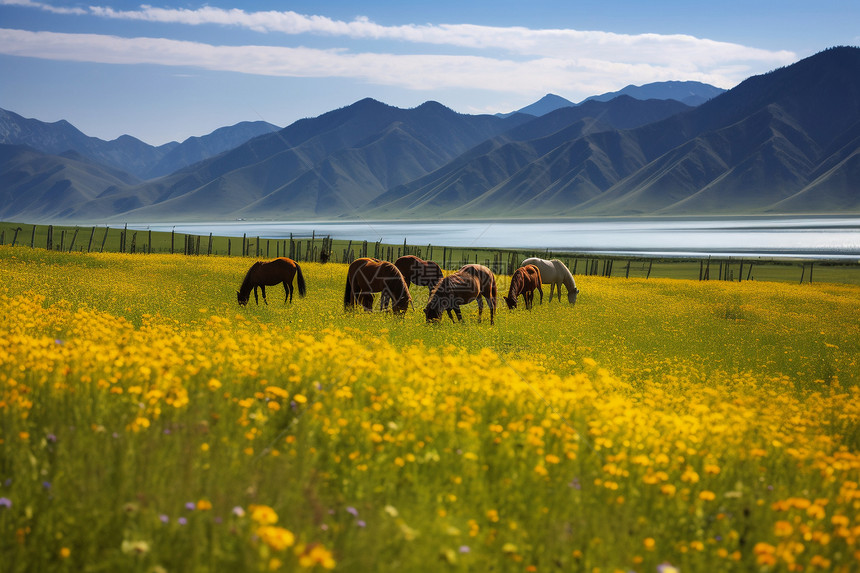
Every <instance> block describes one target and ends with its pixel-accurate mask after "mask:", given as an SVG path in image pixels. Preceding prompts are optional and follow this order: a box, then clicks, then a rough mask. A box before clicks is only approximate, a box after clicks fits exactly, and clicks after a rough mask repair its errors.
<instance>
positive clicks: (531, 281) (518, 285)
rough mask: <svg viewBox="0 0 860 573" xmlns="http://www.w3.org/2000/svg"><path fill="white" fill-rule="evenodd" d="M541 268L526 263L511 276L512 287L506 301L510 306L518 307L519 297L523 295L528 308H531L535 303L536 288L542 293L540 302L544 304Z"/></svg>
mask: <svg viewBox="0 0 860 573" xmlns="http://www.w3.org/2000/svg"><path fill="white" fill-rule="evenodd" d="M540 285H541V277H540V270H538V268H537V267H536V266H534V265H526V266H524V267H520V268H518V269H517V270H515V271H514V275H513V276H512V277H511V288H510V289H509V290H508V296H506V297H505V302H506V303H508V308H517V297H518V296H520V295H523V300H525V301H526V310H531V308H532V304H533V303H534V298H535V290H537V291H538V292H539V293H540V302H541V304H543V289H542V288H541V286H540Z"/></svg>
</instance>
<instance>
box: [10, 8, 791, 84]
mask: <svg viewBox="0 0 860 573" xmlns="http://www.w3.org/2000/svg"><path fill="white" fill-rule="evenodd" d="M0 1H2V2H3V3H7V4H18V5H22V6H31V7H37V8H41V9H43V10H49V11H56V12H59V11H62V10H64V9H61V8H54V7H52V6H50V5H47V4H43V3H39V2H34V1H32V0H0ZM71 10H74V11H75V13H81V11H82V9H79V8H78V9H69V11H71ZM87 13H89V14H92V15H95V16H99V17H103V18H110V19H117V20H137V21H145V22H159V23H173V24H186V25H192V26H198V25H205V24H210V25H220V26H231V27H238V28H245V29H248V30H253V31H257V32H276V33H283V34H289V35H296V34H317V35H327V36H335V37H344V38H350V39H373V40H397V41H402V42H407V43H416V44H431V45H444V46H452V47H459V48H468V49H473V50H488V49H492V50H503V51H506V52H508V53H510V54H512V55H521V56H530V57H545V58H564V59H567V58H569V57H570V55H571V54H576V55H578V56H580V57H585V58H588V59H595V60H607V61H611V62H624V63H647V64H651V65H657V66H673V67H676V68H684V69H692V70H696V69H699V68H702V67H711V66H717V65H725V64H726V63H727V62H737V61H743V62H747V63H748V64H749V65H752V66H756V67H760V66H762V65H766V66H780V65H785V64H788V63H791V62H793V61H795V60H796V55H795V54H794V53H792V52H789V51H769V50H761V49H756V48H750V47H747V46H742V45H739V44H733V43H729V42H718V41H714V40H708V39H701V38H696V37H694V36H689V35H683V34H674V35H661V34H638V35H630V34H615V33H611V32H602V31H582V30H572V29H538V30H534V29H530V28H525V27H521V26H511V27H495V26H480V25H473V24H440V25H430V24H427V25H416V24H407V25H402V26H383V25H380V24H376V23H375V22H373V21H371V20H369V19H368V18H366V17H363V16H360V17H357V18H355V19H353V20H352V21H342V20H334V19H331V18H328V17H326V16H319V15H305V14H299V13H297V12H293V11H289V10H288V11H262V12H246V11H244V10H241V9H238V8H232V9H223V8H215V7H212V6H204V7H202V8H197V9H193V10H189V9H182V8H180V9H177V8H158V7H154V6H149V5H143V6H141V7H140V9H138V10H115V9H114V8H111V7H106V6H90V7H89V8H88V12H87Z"/></svg>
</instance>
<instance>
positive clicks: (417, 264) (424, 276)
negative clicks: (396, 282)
mask: <svg viewBox="0 0 860 573" xmlns="http://www.w3.org/2000/svg"><path fill="white" fill-rule="evenodd" d="M394 266H395V267H397V270H399V271H400V274H402V275H403V278H404V279H406V282H407V284H408V283H412V284H414V285H418V286H426V287H427V288H428V290H429V291H430V292H432V291H433V287H434V286H436V284H437V283H438V282H439V281H441V280H442V277H443V276H444V275H443V274H442V268H441V267H440V266H439V265H438V264H436V263H434V262H433V261H425V260H424V259H420V258H418V257H416V256H415V255H404V256H402V257H400V258H399V259H397V260H396V261H394Z"/></svg>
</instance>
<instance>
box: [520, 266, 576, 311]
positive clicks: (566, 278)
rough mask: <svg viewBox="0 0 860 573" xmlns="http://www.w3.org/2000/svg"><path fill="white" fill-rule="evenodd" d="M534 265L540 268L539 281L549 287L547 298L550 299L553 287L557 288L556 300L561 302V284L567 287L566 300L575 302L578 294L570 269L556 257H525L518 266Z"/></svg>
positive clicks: (571, 302)
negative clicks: (546, 258) (550, 258)
mask: <svg viewBox="0 0 860 573" xmlns="http://www.w3.org/2000/svg"><path fill="white" fill-rule="evenodd" d="M526 265H534V266H536V267H537V268H538V270H540V276H541V281H542V283H543V284H545V285H550V287H549V300H550V301H552V292H553V289H556V288H557V289H558V301H559V302H561V285H562V284H564V286H565V287H566V288H567V302H569V303H570V304H576V295H578V294H579V289H578V288H576V281H575V280H573V275H572V274H570V269H568V268H567V266H566V265H565V264H564V263H563V262H561V261H560V260H558V259H552V260H551V261H547V260H545V259H539V258H537V257H533V258H530V259H526V260H524V261H523V262H522V264H521V265H520V266H523V267H524V266H526Z"/></svg>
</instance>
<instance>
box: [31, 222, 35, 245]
mask: <svg viewBox="0 0 860 573" xmlns="http://www.w3.org/2000/svg"><path fill="white" fill-rule="evenodd" d="M35 246H36V225H33V232H32V233H31V234H30V248H31V249H32V248H33V247H35Z"/></svg>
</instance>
